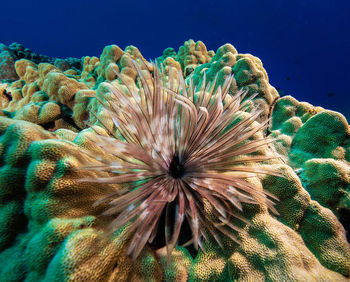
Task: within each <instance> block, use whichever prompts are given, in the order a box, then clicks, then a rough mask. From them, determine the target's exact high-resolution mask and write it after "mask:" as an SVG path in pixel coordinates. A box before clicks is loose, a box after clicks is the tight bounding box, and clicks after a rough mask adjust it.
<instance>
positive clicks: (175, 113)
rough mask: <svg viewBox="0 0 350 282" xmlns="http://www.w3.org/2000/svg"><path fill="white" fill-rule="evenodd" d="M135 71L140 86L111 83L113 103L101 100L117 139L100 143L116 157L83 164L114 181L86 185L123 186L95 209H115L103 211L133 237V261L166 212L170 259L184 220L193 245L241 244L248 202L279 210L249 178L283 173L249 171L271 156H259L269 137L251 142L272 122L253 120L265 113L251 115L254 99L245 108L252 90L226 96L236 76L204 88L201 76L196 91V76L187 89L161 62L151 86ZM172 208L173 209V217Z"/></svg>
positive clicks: (258, 168)
mask: <svg viewBox="0 0 350 282" xmlns="http://www.w3.org/2000/svg"><path fill="white" fill-rule="evenodd" d="M131 65H132V66H133V68H134V69H135V71H136V72H137V74H138V85H139V89H138V90H137V91H135V90H134V89H130V88H128V90H127V91H123V90H122V89H121V87H117V86H113V85H111V84H108V85H107V87H108V89H109V91H110V94H111V96H110V97H111V98H110V99H108V100H107V101H106V102H104V101H100V102H101V103H102V104H103V105H104V107H105V108H106V110H107V111H108V113H109V115H110V117H111V118H112V120H113V122H114V126H115V128H116V129H117V133H115V132H113V131H110V132H109V133H110V135H111V137H103V136H99V140H100V141H99V142H97V144H98V145H99V146H101V147H102V148H103V149H104V150H105V151H107V152H109V153H111V154H113V155H114V156H115V159H116V160H115V161H113V162H110V161H108V162H107V161H104V160H101V162H102V164H101V165H99V166H88V165H87V166H85V167H84V169H88V170H96V171H107V172H112V173H113V174H114V176H111V177H107V178H95V179H82V180H81V181H89V182H100V183H101V182H103V183H111V184H121V185H122V186H123V188H122V189H121V190H119V191H117V192H116V193H114V194H112V195H108V196H106V197H105V198H103V199H101V200H99V201H98V202H96V203H95V204H96V205H99V204H102V203H106V202H107V203H109V208H108V209H107V210H106V211H105V212H104V213H103V214H104V215H113V216H115V219H114V220H113V221H112V222H111V223H110V226H109V229H110V231H115V230H117V229H119V228H121V227H123V226H125V225H127V224H128V227H127V230H126V232H125V236H131V238H132V239H131V241H130V243H129V246H128V249H127V254H128V255H130V256H131V257H132V258H133V259H136V258H137V257H138V256H139V254H140V252H141V251H142V250H143V248H144V246H145V245H146V243H147V242H150V243H151V242H152V241H153V239H154V238H155V237H156V235H157V232H159V231H158V229H159V228H161V225H162V224H160V219H161V216H162V213H165V220H164V222H165V223H164V234H165V235H164V236H165V245H166V250H167V255H168V256H169V255H170V254H171V252H172V250H173V249H174V247H175V245H176V244H177V242H178V239H179V234H180V232H181V227H182V226H183V224H184V221H187V223H188V225H189V227H190V230H191V233H192V239H191V242H192V243H193V245H194V247H195V248H196V249H198V247H200V248H202V249H204V247H203V244H202V242H203V239H204V240H207V239H208V237H212V238H214V240H216V242H217V243H218V244H219V245H220V246H222V242H221V237H222V236H227V237H229V238H230V239H232V240H234V241H236V242H238V240H237V239H236V237H235V235H234V232H235V231H238V230H239V228H238V227H237V226H236V225H235V224H233V223H232V222H231V219H232V218H238V219H240V220H242V221H245V219H244V218H243V217H242V216H241V215H240V211H242V203H253V204H254V203H261V202H262V201H264V202H265V203H266V204H267V206H268V207H269V208H270V209H271V210H274V208H273V202H272V201H271V199H269V198H268V197H266V195H268V196H270V197H273V196H272V195H270V194H267V192H265V191H263V190H259V189H257V188H256V187H255V186H254V185H252V184H251V183H250V182H248V181H247V180H246V178H247V177H251V176H254V175H256V174H260V173H263V174H272V175H279V173H278V172H277V171H274V170H272V169H268V168H264V167H263V166H256V165H255V166H254V165H252V164H256V163H260V162H263V161H266V160H269V159H271V158H275V156H274V155H259V154H257V151H258V150H259V149H260V148H261V147H263V146H266V145H267V144H268V143H270V142H271V141H273V139H270V138H265V137H261V138H253V136H255V134H256V133H257V132H259V131H262V129H263V128H264V127H265V125H266V121H264V122H262V123H257V122H256V121H257V119H258V118H259V116H260V114H261V111H260V110H259V109H255V110H249V106H250V105H251V101H252V98H253V97H250V98H248V99H245V100H244V102H243V101H242V100H243V99H244V97H245V96H246V92H244V91H238V92H237V93H234V94H233V95H232V94H231V93H229V89H230V85H231V82H232V78H233V77H232V76H227V77H226V79H225V80H224V83H223V84H222V85H218V83H217V82H216V79H215V80H213V81H210V82H206V79H205V77H204V78H203V81H202V83H201V85H200V86H195V85H193V82H192V81H191V80H189V81H188V84H186V81H185V79H184V78H183V76H182V74H181V73H180V72H177V73H174V72H172V71H171V70H170V71H169V72H168V75H166V74H165V73H164V70H162V69H160V68H159V67H158V66H157V65H156V64H155V65H154V67H153V69H154V71H153V74H151V73H149V72H148V73H147V75H146V76H147V77H148V78H151V79H148V80H146V78H145V74H144V70H141V68H140V66H139V65H138V64H137V63H136V62H135V61H131ZM118 76H119V77H121V76H120V74H118ZM125 85H126V86H127V84H125ZM248 112H249V113H248ZM96 118H97V119H99V118H98V117H97V116H96ZM99 121H100V122H101V123H102V125H103V121H102V120H100V119H99ZM105 128H108V127H107V126H105ZM171 206H172V207H173V208H172V209H174V208H175V212H172V213H171V212H170V209H171ZM208 209H209V210H210V215H209V214H208Z"/></svg>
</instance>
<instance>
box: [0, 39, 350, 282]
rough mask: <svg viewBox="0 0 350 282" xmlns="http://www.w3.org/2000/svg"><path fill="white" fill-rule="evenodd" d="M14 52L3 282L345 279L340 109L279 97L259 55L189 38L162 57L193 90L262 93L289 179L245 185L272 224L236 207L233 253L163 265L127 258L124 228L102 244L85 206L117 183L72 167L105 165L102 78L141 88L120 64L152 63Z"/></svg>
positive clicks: (7, 63) (344, 135)
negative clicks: (258, 194)
mask: <svg viewBox="0 0 350 282" xmlns="http://www.w3.org/2000/svg"><path fill="white" fill-rule="evenodd" d="M19 46H20V45H18V44H17V45H16V44H14V45H11V46H9V47H7V46H5V45H1V46H0V202H1V205H0V251H1V253H0V281H23V280H26V281H56V280H57V281H187V280H188V281H265V280H268V281H310V280H316V281H347V280H349V277H350V245H349V243H348V241H347V238H346V234H347V232H349V228H350V227H349V225H348V223H347V219H348V218H349V216H350V127H349V124H348V123H347V120H346V119H345V118H344V116H343V115H342V114H340V113H338V112H334V111H329V110H327V109H324V108H321V107H314V106H312V105H311V104H309V103H306V102H300V101H297V100H296V99H294V98H293V97H291V96H284V97H280V96H279V94H278V92H277V91H276V89H275V88H274V87H273V86H271V85H270V84H269V80H268V76H267V73H266V71H265V69H264V68H263V64H262V62H261V61H260V60H259V58H257V57H254V56H253V55H250V54H239V53H238V52H237V50H236V49H235V48H234V47H233V46H232V45H231V44H225V45H224V46H222V47H220V48H219V49H218V50H217V51H216V52H214V51H208V50H207V48H206V46H205V45H204V43H203V42H200V41H198V42H194V41H193V40H189V41H187V42H185V43H184V45H183V46H181V47H180V48H179V50H178V52H176V51H175V50H174V49H172V48H168V49H166V50H164V52H163V55H162V56H160V57H159V58H158V63H160V64H162V65H163V67H164V69H165V71H166V72H169V70H170V69H172V70H175V71H176V72H180V73H182V74H183V76H184V77H185V78H186V79H187V80H189V79H192V81H193V83H194V85H200V84H201V82H202V81H203V77H204V75H205V77H206V79H207V80H213V79H215V77H216V76H217V82H218V84H220V83H222V82H223V81H224V78H225V77H226V76H227V75H231V74H232V75H233V77H234V79H233V81H232V84H231V85H230V89H231V91H232V92H235V91H237V90H240V89H244V90H247V91H248V92H247V93H248V94H247V97H250V96H252V95H255V94H256V93H257V95H256V96H255V98H254V100H253V102H254V105H255V106H260V107H261V108H262V109H263V113H262V117H261V118H262V119H264V118H270V122H269V124H268V126H267V128H266V131H265V134H266V135H269V136H272V137H274V138H275V142H274V143H272V144H271V146H270V147H272V150H274V151H276V152H277V153H278V154H279V155H280V158H279V159H277V160H273V161H270V162H268V163H267V165H269V166H271V167H272V168H274V169H277V170H278V171H280V172H281V173H282V174H283V176H284V177H277V176H271V175H259V177H255V178H254V179H252V180H251V181H252V183H253V184H254V185H256V186H257V187H263V188H264V189H265V190H266V191H268V192H270V193H272V194H273V195H274V196H275V197H277V198H278V201H277V202H276V205H275V207H276V209H277V211H278V215H277V214H271V213H269V211H268V210H267V208H266V205H264V204H261V205H249V204H247V205H244V206H243V212H242V213H243V214H244V217H245V218H247V219H248V220H249V222H250V224H247V225H242V226H241V230H240V231H238V232H236V234H235V235H236V236H237V238H238V239H239V241H240V244H237V243H235V242H232V241H230V240H229V239H227V240H226V242H225V248H224V249H222V248H220V247H219V246H218V245H217V244H216V242H215V241H212V242H208V243H207V246H206V251H205V252H204V251H202V250H201V249H200V250H198V251H194V250H193V249H191V247H188V246H187V247H186V246H177V247H176V248H175V250H174V251H173V253H172V255H171V257H170V259H169V261H167V256H166V250H165V249H166V248H165V247H159V246H158V247H155V246H153V245H149V246H147V247H146V248H145V249H144V250H143V251H142V253H141V255H140V256H139V257H138V258H137V260H136V261H133V260H132V259H130V258H129V257H128V256H127V255H125V252H126V245H127V242H126V241H127V238H124V237H123V236H122V235H123V232H124V231H125V230H124V229H123V228H122V229H121V230H119V231H118V232H117V234H116V236H115V237H113V238H109V239H108V240H106V237H105V236H104V223H105V222H104V221H108V220H109V219H108V218H102V219H101V216H100V215H101V213H102V212H103V207H100V206H97V207H96V206H95V205H94V203H95V201H96V200H98V199H100V198H101V197H103V196H106V195H108V194H110V193H112V192H113V191H115V190H116V189H119V188H118V187H117V185H105V184H98V185H96V184H94V183H84V182H81V181H79V179H81V178H84V177H100V174H97V172H91V171H85V170H79V169H77V168H79V167H80V166H81V164H82V162H83V161H82V159H83V151H89V152H90V153H91V154H92V155H94V154H96V155H99V156H101V157H103V158H106V159H107V158H110V155H109V153H108V152H106V151H103V150H101V148H100V147H98V146H96V144H95V142H94V140H95V135H96V132H101V134H105V129H108V130H110V131H113V130H115V129H114V128H113V126H114V125H113V121H112V120H111V118H110V116H109V115H108V113H107V111H106V109H105V108H104V107H103V106H102V105H101V104H100V102H99V100H104V99H106V97H109V98H110V93H109V89H108V88H106V86H105V84H104V83H103V82H106V81H108V82H111V83H114V84H116V85H119V86H120V87H125V84H127V85H128V87H129V88H132V89H136V91H137V89H139V85H138V83H137V76H138V74H137V72H135V70H134V69H133V68H132V66H131V65H130V60H129V59H128V58H130V57H131V58H132V59H133V60H134V61H135V62H137V63H138V64H139V65H140V68H141V69H142V68H143V69H147V70H148V71H150V72H152V71H153V69H152V68H153V66H152V64H150V63H149V62H147V61H146V60H145V59H144V58H143V56H142V54H141V53H140V51H139V50H138V49H137V48H136V47H134V46H128V47H126V48H125V50H121V49H120V48H119V47H118V46H116V45H110V46H106V47H105V48H104V50H103V52H102V54H101V56H100V57H99V58H98V57H83V58H82V59H81V60H77V59H72V58H70V59H65V60H59V59H53V58H48V57H45V56H40V55H37V54H34V53H32V52H31V51H30V50H27V49H25V48H23V47H19ZM116 72H117V73H120V75H119V77H118V76H117V74H116ZM97 117H98V118H97ZM101 121H102V122H103V125H102V124H101ZM92 125H93V127H91V126H92ZM270 149H271V148H270Z"/></svg>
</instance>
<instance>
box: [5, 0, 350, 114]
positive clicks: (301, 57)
mask: <svg viewBox="0 0 350 282" xmlns="http://www.w3.org/2000/svg"><path fill="white" fill-rule="evenodd" d="M0 5H1V6H0V8H1V11H2V13H1V17H0V25H1V31H0V42H2V43H4V44H6V45H9V44H10V43H11V42H13V41H16V42H19V43H22V44H23V45H24V46H25V47H27V48H29V49H31V50H32V51H34V52H37V53H41V54H44V55H48V56H52V57H68V56H70V57H78V58H80V57H82V56H86V55H89V56H99V55H100V54H101V52H102V49H103V47H104V46H105V45H108V44H117V45H119V46H120V47H121V48H125V46H127V45H134V46H136V47H138V48H139V49H140V51H141V52H142V54H143V55H144V57H145V58H147V59H153V58H155V57H158V56H160V55H161V54H162V51H163V50H164V49H165V48H166V47H173V48H175V50H176V51H177V50H178V48H179V46H181V45H182V44H183V42H184V41H185V40H188V39H190V38H192V39H194V40H195V41H197V40H202V41H203V42H204V43H205V44H206V46H207V48H208V50H214V51H216V49H217V48H218V47H220V46H221V45H223V44H225V43H227V42H229V43H231V44H233V45H234V46H235V47H236V49H237V50H238V51H239V52H240V53H251V54H253V55H255V56H258V57H259V58H260V59H261V60H262V62H263V64H264V67H265V69H266V70H267V72H268V74H269V77H270V83H271V84H272V85H273V86H275V87H276V88H278V89H279V90H280V91H281V92H283V93H286V94H290V95H293V96H294V97H295V98H297V99H298V100H303V101H308V102H310V103H312V104H314V105H321V106H323V107H325V108H328V109H332V110H337V111H341V112H343V113H344V114H346V115H348V114H349V112H350V90H349V86H348V85H349V82H350V67H349V66H350V56H349V52H350V20H349V18H350V17H349V15H350V1H349V0H347V1H346V0H339V1H338V0H323V1H322V0H319V1H317V0H313V1H311V0H308V1H295V0H294V1H289V0H276V1H264V0H255V1H249V0H241V1H234V0H231V1H219V0H217V1H208V0H204V1H196V0H192V1H190V0H189V1H185V0H180V1H164V0H159V1H118V0H114V1H109V0H100V1H92V0H70V1H66V0H62V1H42V0H38V1H16V2H13V1H1V4H0ZM348 118H349V116H348Z"/></svg>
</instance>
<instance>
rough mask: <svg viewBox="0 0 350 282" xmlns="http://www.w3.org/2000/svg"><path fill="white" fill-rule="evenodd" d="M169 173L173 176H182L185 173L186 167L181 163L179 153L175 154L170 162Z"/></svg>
mask: <svg viewBox="0 0 350 282" xmlns="http://www.w3.org/2000/svg"><path fill="white" fill-rule="evenodd" d="M168 173H169V175H171V176H172V177H173V178H181V177H182V176H183V175H184V174H185V168H184V166H183V165H182V164H181V162H180V160H179V156H178V155H177V154H175V155H174V156H173V159H172V160H171V162H170V165H169V169H168Z"/></svg>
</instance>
